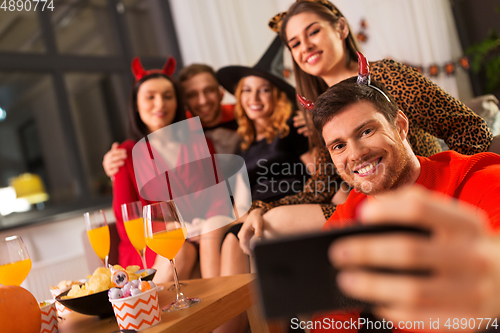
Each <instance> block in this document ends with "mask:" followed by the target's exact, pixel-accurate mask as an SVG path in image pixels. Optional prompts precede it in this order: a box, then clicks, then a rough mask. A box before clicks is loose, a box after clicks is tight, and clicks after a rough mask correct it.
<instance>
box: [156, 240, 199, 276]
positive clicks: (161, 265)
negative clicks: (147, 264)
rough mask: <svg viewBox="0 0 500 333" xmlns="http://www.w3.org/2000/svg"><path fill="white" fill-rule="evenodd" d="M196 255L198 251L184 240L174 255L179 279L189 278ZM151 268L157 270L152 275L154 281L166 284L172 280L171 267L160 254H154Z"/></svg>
mask: <svg viewBox="0 0 500 333" xmlns="http://www.w3.org/2000/svg"><path fill="white" fill-rule="evenodd" d="M197 257H198V251H197V250H196V247H195V246H194V245H193V244H192V243H190V242H184V245H182V247H181V249H180V250H179V253H177V255H176V256H175V268H176V269H177V273H178V276H179V280H186V279H189V277H190V275H191V271H192V270H193V267H194V264H195V263H196V260H197ZM153 268H155V269H156V270H157V271H156V275H155V277H154V282H155V283H159V284H166V283H168V282H171V281H173V280H174V278H173V275H172V267H171V265H170V263H169V262H168V259H166V258H163V257H162V256H160V255H158V256H156V259H155V263H154V265H153Z"/></svg>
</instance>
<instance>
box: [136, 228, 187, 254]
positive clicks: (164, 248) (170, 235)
mask: <svg viewBox="0 0 500 333" xmlns="http://www.w3.org/2000/svg"><path fill="white" fill-rule="evenodd" d="M186 233H187V230H186V228H185V227H184V228H179V229H174V230H170V231H162V232H158V233H155V234H153V237H147V238H146V244H147V245H148V247H149V248H150V249H151V250H153V251H155V252H156V253H157V254H159V255H161V256H162V257H165V258H167V259H169V260H173V259H174V258H175V256H176V254H177V252H179V250H180V249H181V247H182V244H184V241H185V240H186Z"/></svg>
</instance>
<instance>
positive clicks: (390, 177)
mask: <svg viewBox="0 0 500 333" xmlns="http://www.w3.org/2000/svg"><path fill="white" fill-rule="evenodd" d="M384 157H385V156H384ZM370 159H371V158H370V157H368V158H367V159H366V160H370ZM410 161H411V159H410V157H409V156H408V153H407V151H406V149H405V147H404V144H403V143H402V142H400V143H398V144H397V145H396V146H395V148H394V150H393V158H392V161H391V163H390V164H387V163H384V162H386V161H384V158H383V159H382V162H381V163H380V164H378V165H377V166H376V168H377V170H375V172H376V173H383V175H382V178H381V179H380V180H379V181H378V182H377V183H375V184H374V183H373V182H371V181H367V182H364V181H362V180H357V177H356V176H354V177H353V178H352V180H351V182H349V181H348V180H346V179H344V180H345V181H346V182H347V183H349V184H350V185H351V187H353V188H355V189H356V190H357V191H359V192H361V193H363V194H366V195H376V194H380V193H383V192H386V191H390V190H394V189H396V188H398V187H399V186H401V185H404V184H405V183H406V182H407V180H408V179H409V178H410V176H411V174H410V172H411V163H410Z"/></svg>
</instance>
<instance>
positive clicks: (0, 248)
mask: <svg viewBox="0 0 500 333" xmlns="http://www.w3.org/2000/svg"><path fill="white" fill-rule="evenodd" d="M30 270H31V259H30V255H29V254H28V251H27V250H26V246H25V245H24V242H23V240H22V238H21V237H19V236H10V237H7V238H5V239H2V240H0V284H3V285H4V286H20V285H21V283H23V281H24V279H26V277H27V276H28V274H29V272H30Z"/></svg>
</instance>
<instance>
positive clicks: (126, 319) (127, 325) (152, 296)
mask: <svg viewBox="0 0 500 333" xmlns="http://www.w3.org/2000/svg"><path fill="white" fill-rule="evenodd" d="M110 302H111V304H113V310H114V312H115V317H116V321H117V322H118V326H119V327H120V329H121V330H128V329H134V330H142V329H145V328H148V327H151V326H154V325H156V324H158V323H159V322H160V320H161V316H160V306H159V303H158V292H157V290H156V288H153V289H151V290H148V291H146V292H144V293H142V294H140V295H137V296H131V297H126V298H120V299H112V300H110Z"/></svg>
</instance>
